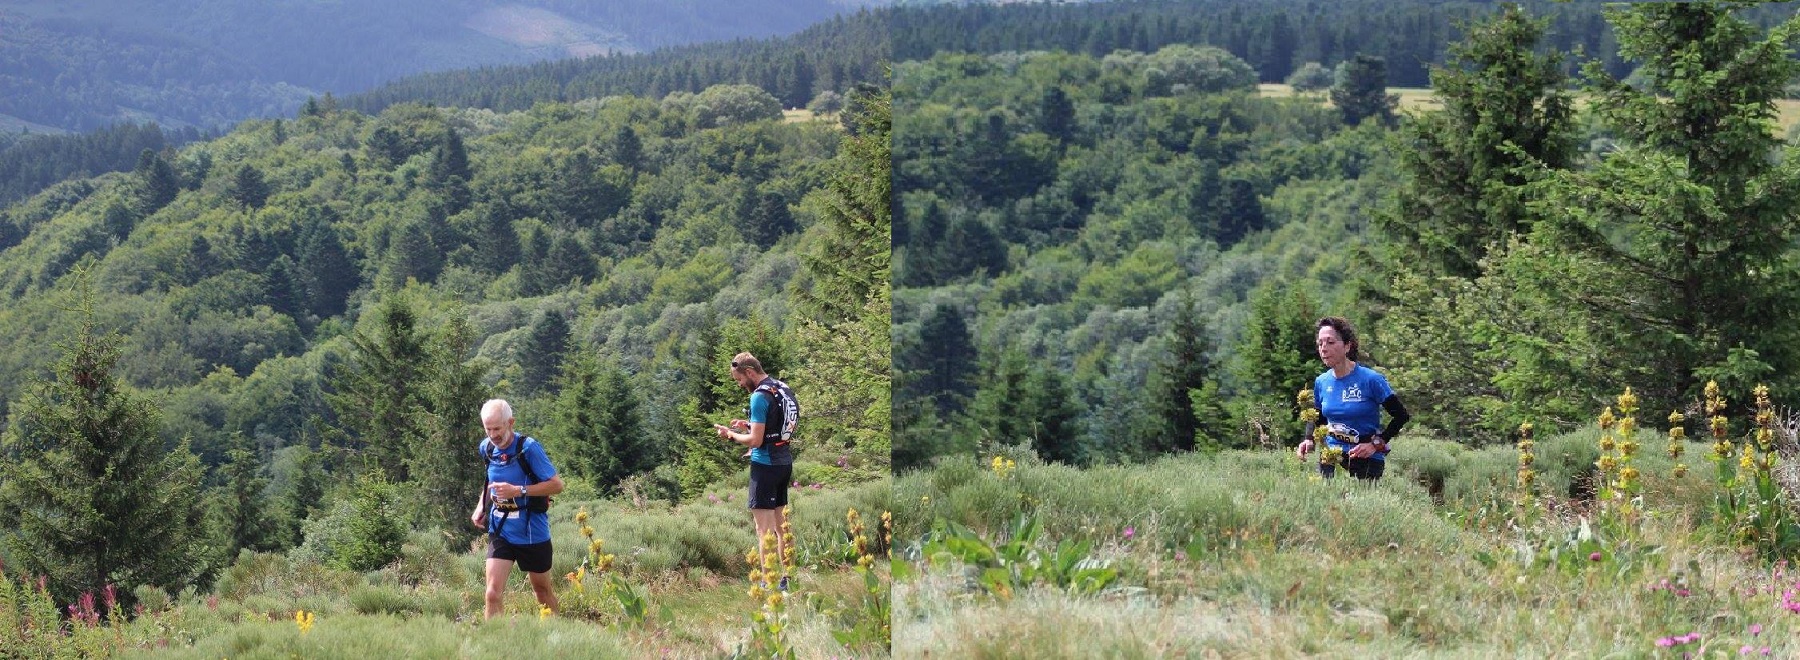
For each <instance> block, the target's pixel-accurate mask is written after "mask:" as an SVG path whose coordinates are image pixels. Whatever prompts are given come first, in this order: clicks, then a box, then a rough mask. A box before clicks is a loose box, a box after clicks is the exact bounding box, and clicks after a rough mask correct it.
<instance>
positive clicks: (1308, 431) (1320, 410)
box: [1300, 403, 1331, 441]
mask: <svg viewBox="0 0 1800 660" xmlns="http://www.w3.org/2000/svg"><path fill="white" fill-rule="evenodd" d="M1313 410H1314V411H1316V412H1318V413H1319V419H1317V420H1315V421H1311V422H1307V423H1306V435H1304V436H1302V437H1301V438H1300V439H1301V440H1302V441H1305V440H1311V439H1313V429H1316V428H1319V425H1320V424H1330V423H1331V420H1328V419H1325V409H1324V408H1320V407H1319V404H1317V403H1314V404H1313Z"/></svg>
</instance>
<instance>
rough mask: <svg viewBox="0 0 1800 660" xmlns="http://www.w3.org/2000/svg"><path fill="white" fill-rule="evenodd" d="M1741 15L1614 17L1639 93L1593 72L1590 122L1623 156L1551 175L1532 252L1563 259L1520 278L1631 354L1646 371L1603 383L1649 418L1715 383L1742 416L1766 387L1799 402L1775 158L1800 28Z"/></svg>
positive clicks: (1786, 204)
mask: <svg viewBox="0 0 1800 660" xmlns="http://www.w3.org/2000/svg"><path fill="white" fill-rule="evenodd" d="M1739 7H1740V5H1739V4H1737V3H1724V2H1691V3H1688V2H1684V3H1651V4H1639V5H1630V6H1626V7H1622V8H1615V9H1611V10H1609V12H1608V17H1609V20H1611V21H1612V23H1613V26H1614V33H1615V34H1616V35H1617V37H1618V42H1619V52H1620V54H1621V55H1624V56H1626V57H1628V58H1632V59H1635V60H1638V61H1640V62H1641V63H1642V64H1641V65H1640V66H1639V68H1638V75H1640V76H1641V77H1642V78H1644V80H1645V83H1644V84H1643V86H1642V87H1641V88H1640V87H1633V86H1630V85H1627V84H1626V83H1624V82H1623V81H1620V80H1618V79H1616V78H1614V77H1612V76H1610V75H1608V74H1607V72H1606V70H1605V68H1604V66H1603V65H1602V64H1601V63H1599V62H1590V63H1589V64H1588V65H1587V68H1586V74H1587V77H1588V80H1589V81H1590V83H1589V90H1588V92H1589V94H1591V95H1592V97H1593V99H1594V101H1593V112H1594V114H1595V115H1596V116H1597V117H1598V118H1599V120H1600V121H1601V122H1602V123H1603V124H1604V125H1605V126H1606V127H1607V128H1608V129H1610V130H1612V131H1613V132H1614V134H1615V135H1617V136H1618V137H1619V140H1620V142H1621V143H1622V148H1621V149H1620V150H1618V151H1617V152H1614V153H1612V154H1610V155H1608V156H1607V157H1605V158H1604V159H1602V160H1601V161H1600V162H1599V164H1598V165H1596V166H1595V167H1594V168H1592V169H1591V170H1589V171H1583V172H1570V171H1550V172H1546V173H1545V174H1546V175H1547V177H1546V178H1547V181H1546V182H1545V183H1544V184H1543V192H1545V193H1546V194H1547V196H1548V199H1547V200H1546V201H1545V204H1546V208H1549V209H1555V212H1554V213H1549V214H1547V216H1546V218H1547V219H1548V220H1549V221H1548V222H1546V221H1540V223H1539V224H1538V228H1539V230H1540V231H1539V232H1538V233H1537V234H1536V235H1534V236H1533V239H1532V240H1533V242H1534V243H1537V244H1539V245H1540V246H1542V247H1546V248H1549V249H1551V250H1553V251H1554V254H1555V255H1557V256H1558V257H1559V258H1554V259H1550V260H1547V261H1546V260H1539V261H1536V262H1534V263H1531V264H1526V263H1518V264H1515V265H1517V266H1519V267H1520V268H1531V269H1533V270H1535V271H1537V272H1539V273H1540V274H1541V279H1540V280H1539V281H1538V283H1537V285H1536V287H1541V289H1540V290H1541V291H1542V292H1543V293H1545V294H1546V302H1547V303H1548V304H1549V305H1551V306H1554V307H1556V308H1558V309H1560V310H1562V311H1563V312H1564V313H1565V314H1568V315H1571V316H1573V317H1574V318H1573V319H1571V320H1577V321H1578V325H1577V327H1580V328H1583V330H1581V331H1579V334H1586V335H1588V336H1589V337H1591V338H1593V339H1597V340H1599V344H1598V345H1599V346H1610V347H1618V346H1630V347H1631V350H1632V352H1633V353H1634V354H1635V355H1637V356H1639V357H1638V358H1637V359H1634V360H1631V361H1629V362H1630V365H1608V367H1609V368H1608V370H1609V371H1612V372H1613V377H1614V378H1618V379H1629V380H1627V381H1626V382H1628V383H1629V384H1632V385H1633V386H1634V387H1636V388H1637V390H1638V393H1639V396H1640V397H1641V398H1642V400H1643V401H1644V407H1645V409H1649V410H1655V409H1673V408H1677V407H1679V406H1680V405H1681V402H1683V401H1691V400H1693V399H1694V398H1695V397H1697V396H1698V395H1699V388H1700V386H1701V385H1702V384H1703V383H1704V382H1706V381H1707V380H1708V379H1717V380H1719V381H1720V382H1721V383H1722V384H1725V385H1726V387H1727V388H1728V391H1729V390H1736V391H1737V394H1736V395H1729V396H1730V398H1731V399H1733V400H1739V401H1742V400H1745V399H1747V397H1748V392H1747V390H1748V388H1749V387H1751V386H1753V385H1754V384H1755V383H1756V382H1757V381H1758V380H1762V379H1764V378H1767V379H1768V381H1769V383H1770V386H1771V387H1772V388H1773V389H1775V390H1776V391H1777V392H1778V393H1781V392H1788V393H1793V392H1797V391H1800V376H1797V375H1796V374H1797V373H1800V348H1797V347H1800V332H1797V331H1796V329H1797V328H1800V323H1797V321H1800V318H1796V316H1797V315H1800V288H1796V287H1794V286H1793V285H1792V282H1793V281H1794V279H1795V277H1796V275H1797V274H1800V273H1797V272H1796V269H1795V267H1794V265H1793V263H1792V260H1791V258H1789V252H1790V249H1791V246H1792V239H1791V237H1792V236H1793V233H1794V231H1795V230H1796V229H1797V228H1800V213H1796V212H1795V210H1794V209H1796V208H1800V170H1796V169H1795V168H1793V167H1791V166H1790V165H1788V164H1784V163H1783V162H1782V159H1779V158H1777V157H1776V154H1777V153H1778V151H1779V150H1780V149H1781V148H1782V147H1783V143H1782V139H1781V136H1780V135H1778V134H1777V133H1776V132H1775V131H1774V130H1773V126H1774V124H1773V122H1774V118H1775V116H1776V107H1775V101H1776V99H1778V98H1781V97H1782V95H1783V88H1784V86H1785V85H1786V84H1787V83H1788V82H1789V81H1791V80H1793V79H1794V77H1795V76H1796V74H1800V61H1796V60H1795V59H1794V58H1793V56H1792V55H1793V52H1792V50H1793V49H1792V46H1791V44H1793V43H1794V39H1795V38H1796V37H1797V36H1800V19H1790V20H1789V21H1788V22H1786V23H1783V24H1781V25H1779V26H1776V27H1775V28H1773V29H1772V30H1771V31H1770V32H1769V33H1768V34H1766V35H1762V34H1759V30H1758V29H1757V28H1756V27H1755V26H1754V25H1752V24H1751V23H1749V22H1748V21H1746V20H1744V19H1742V18H1740V17H1738V16H1735V15H1734V14H1733V12H1734V11H1736V10H1737V9H1738V8H1739ZM1786 162H1787V163H1791V162H1793V161H1792V156H1791V155H1790V156H1789V157H1788V159H1787V161H1786ZM1571 334H1572V335H1574V334H1578V333H1576V332H1572V333H1571ZM1612 350H1616V348H1615V349H1612ZM1544 377H1548V374H1545V375H1544ZM1605 386H1610V389H1611V390H1617V389H1618V388H1619V385H1618V383H1617V381H1616V380H1615V381H1614V382H1612V383H1603V384H1597V385H1596V387H1605Z"/></svg>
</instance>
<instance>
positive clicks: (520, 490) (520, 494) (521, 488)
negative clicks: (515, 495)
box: [519, 486, 530, 497]
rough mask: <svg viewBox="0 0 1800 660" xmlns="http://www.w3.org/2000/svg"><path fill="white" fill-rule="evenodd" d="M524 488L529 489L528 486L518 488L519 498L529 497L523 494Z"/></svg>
mask: <svg viewBox="0 0 1800 660" xmlns="http://www.w3.org/2000/svg"><path fill="white" fill-rule="evenodd" d="M526 488H530V486H520V487H519V497H530V496H529V495H526V494H525V489H526Z"/></svg>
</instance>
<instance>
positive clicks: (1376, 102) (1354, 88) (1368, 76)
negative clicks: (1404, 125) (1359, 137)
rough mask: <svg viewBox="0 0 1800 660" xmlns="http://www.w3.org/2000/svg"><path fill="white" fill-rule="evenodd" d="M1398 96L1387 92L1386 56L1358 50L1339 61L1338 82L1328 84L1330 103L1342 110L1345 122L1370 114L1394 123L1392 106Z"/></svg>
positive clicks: (1348, 122)
mask: <svg viewBox="0 0 1800 660" xmlns="http://www.w3.org/2000/svg"><path fill="white" fill-rule="evenodd" d="M1399 102H1400V97H1398V96H1394V95H1392V94H1389V93H1387V60H1386V59H1384V58H1381V57H1377V56H1374V55H1362V54H1358V55H1357V56H1356V57H1354V58H1351V59H1350V60H1349V61H1347V62H1343V63H1341V64H1339V65H1338V72H1337V82H1336V84H1333V85H1332V86H1331V104H1332V105H1335V106H1337V108H1338V111H1339V112H1342V113H1343V114H1344V123H1345V124H1348V125H1350V126H1355V125H1357V124H1360V123H1362V121H1363V120H1364V119H1366V118H1369V117H1375V118H1377V119H1379V120H1380V121H1381V123H1382V124H1393V123H1394V106H1395V105H1396V104H1398V103H1399Z"/></svg>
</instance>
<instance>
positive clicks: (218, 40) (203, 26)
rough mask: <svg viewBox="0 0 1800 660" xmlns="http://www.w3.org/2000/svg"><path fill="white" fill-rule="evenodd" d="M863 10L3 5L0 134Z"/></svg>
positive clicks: (254, 111)
mask: <svg viewBox="0 0 1800 660" xmlns="http://www.w3.org/2000/svg"><path fill="white" fill-rule="evenodd" d="M867 4H870V3H869V2H867V1H866V0H779V1H775V0H758V1H754V2H743V1H741V0H682V1H679V2H669V1H664V0H614V1H610V2H587V1H584V0H518V1H515V2H496V1H491V0H381V1H377V0H337V1H334V2H273V3H266V2H255V3H246V2H234V1H231V0H200V1H191V2H190V1H183V2H175V1H174V0H142V1H134V2H125V1H123V0H86V1H82V2H60V1H56V0H20V1H18V2H8V3H6V5H5V6H3V7H0V126H8V127H17V126H20V125H24V124H26V123H29V124H32V125H35V126H33V130H34V131H35V130H39V129H40V128H41V127H45V126H47V127H54V128H58V129H65V130H89V129H93V128H97V127H100V126H105V125H108V124H113V123H118V122H121V121H138V122H143V121H155V122H157V123H159V124H161V125H163V126H170V127H182V126H189V125H192V126H199V127H223V126H226V125H229V124H231V123H234V122H236V121H238V120H241V119H245V118H251V117H271V116H280V115H287V114H291V113H292V112H293V111H294V110H295V109H297V108H298V107H299V106H300V104H301V103H302V102H304V101H305V99H306V98H307V97H308V96H312V95H318V94H322V93H324V92H332V93H335V94H339V95H342V94H346V93H354V92H358V91H362V90H366V89H369V88H372V87H374V86H376V85H379V84H381V83H384V82H387V81H390V80H393V79H396V78H400V77H404V76H408V75H413V74H418V73H423V72H429V71H444V70H451V69H460V68H468V67H480V66H487V65H506V64H524V63H529V62H534V61H542V60H549V59H561V58H569V57H587V56H592V55H601V54H611V53H637V52H648V51H652V50H656V49H659V48H666V47H669V46H677V45H683V44H692V43H700V42H708V41H724V40H732V39H740V38H759V37H769V36H774V35H781V34H790V33H793V32H796V31H799V30H801V29H803V28H805V27H806V26H808V25H812V24H815V23H818V22H819V21H822V20H825V19H827V18H830V17H832V16H834V15H837V14H839V13H842V12H844V11H846V10H849V9H853V8H855V7H857V6H863V5H867ZM15 130H16V129H15Z"/></svg>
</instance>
